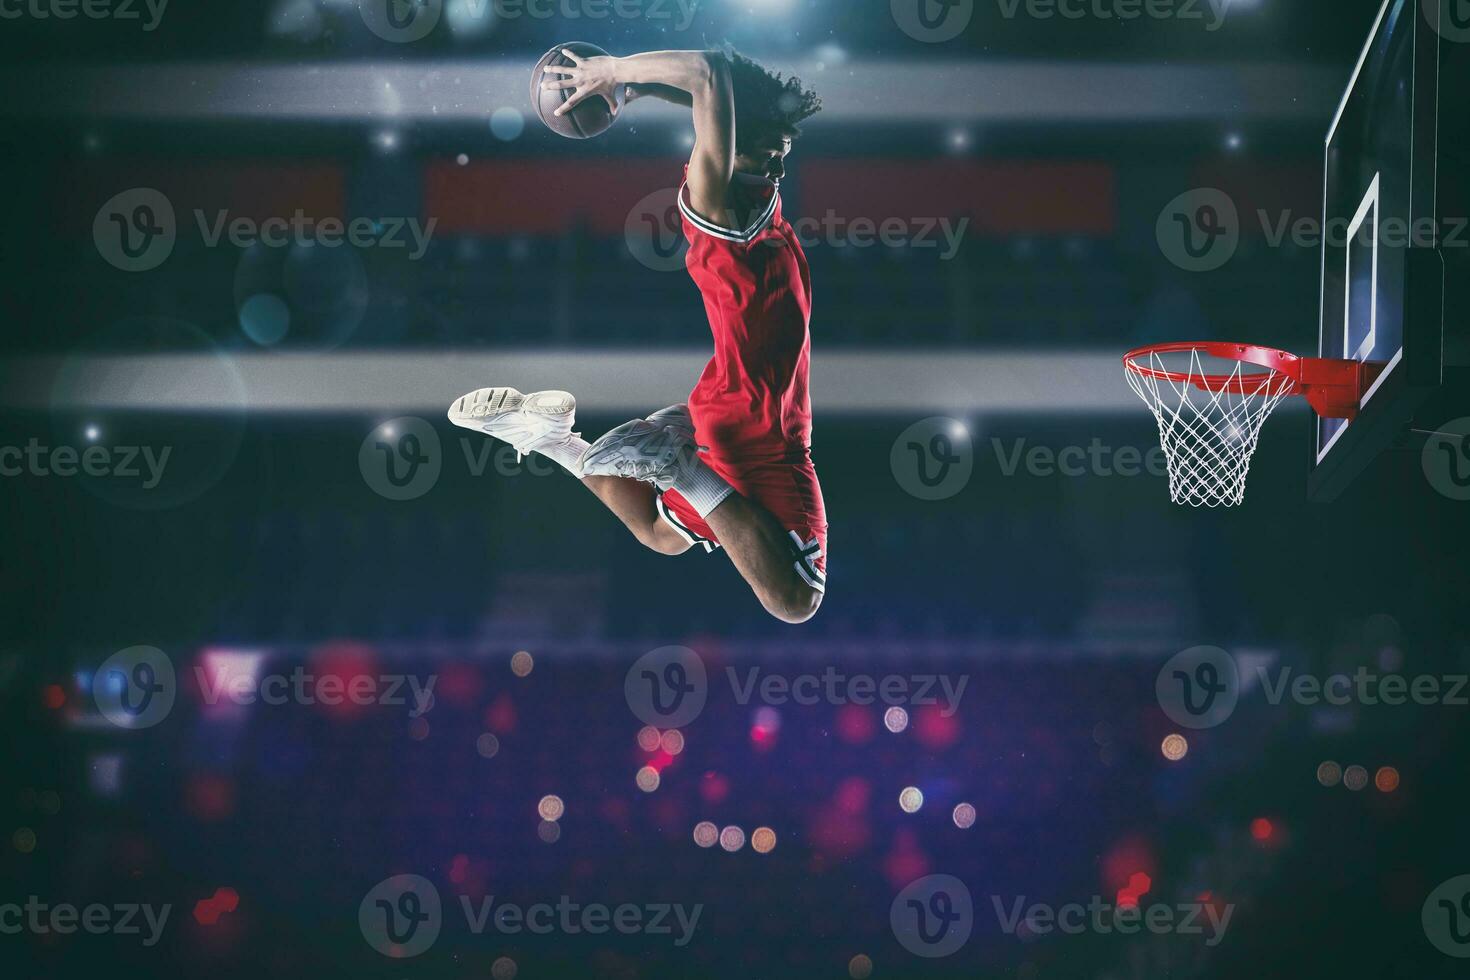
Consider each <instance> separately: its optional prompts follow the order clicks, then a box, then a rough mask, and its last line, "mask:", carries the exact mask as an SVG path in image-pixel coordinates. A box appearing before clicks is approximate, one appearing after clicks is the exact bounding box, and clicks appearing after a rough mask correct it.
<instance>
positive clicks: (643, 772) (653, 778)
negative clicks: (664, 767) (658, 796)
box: [634, 766, 661, 793]
mask: <svg viewBox="0 0 1470 980" xmlns="http://www.w3.org/2000/svg"><path fill="white" fill-rule="evenodd" d="M660 778H661V777H660V776H659V774H658V770H657V769H655V768H653V766H644V767H643V768H642V769H639V770H638V775H637V776H636V777H634V782H636V783H637V784H638V788H639V789H641V790H643V792H645V793H652V792H653V791H654V790H656V789H658V784H659V780H660Z"/></svg>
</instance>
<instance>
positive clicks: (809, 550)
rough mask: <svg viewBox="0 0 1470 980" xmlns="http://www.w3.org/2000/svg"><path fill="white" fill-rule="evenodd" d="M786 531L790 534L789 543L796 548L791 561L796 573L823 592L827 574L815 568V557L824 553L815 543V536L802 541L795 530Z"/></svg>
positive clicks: (825, 587)
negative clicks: (794, 555) (794, 556)
mask: <svg viewBox="0 0 1470 980" xmlns="http://www.w3.org/2000/svg"><path fill="white" fill-rule="evenodd" d="M786 533H787V534H789V535H791V543H792V544H793V545H794V546H795V548H796V561H795V562H794V563H793V564H794V567H795V568H796V574H798V575H800V576H801V577H802V579H804V580H805V581H806V584H807V585H810V586H811V587H812V588H814V589H816V590H817V591H818V592H821V593H823V594H825V593H826V591H827V576H826V575H824V574H823V573H822V570H821V569H819V568H817V559H818V558H821V557H822V556H823V555H824V554H825V552H823V551H822V546H821V545H820V544H818V543H817V539H816V538H812V539H811V540H810V541H805V542H804V541H802V540H801V535H799V534H797V533H796V532H795V531H787V532H786Z"/></svg>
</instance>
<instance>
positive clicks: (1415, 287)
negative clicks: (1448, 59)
mask: <svg viewBox="0 0 1470 980" xmlns="http://www.w3.org/2000/svg"><path fill="white" fill-rule="evenodd" d="M1440 10H1441V5H1439V4H1436V3H1433V2H1424V0H1384V2H1383V4H1382V6H1381V7H1380V8H1379V11H1378V16H1377V18H1376V20H1375V21H1374V23H1373V28H1372V30H1371V31H1370V32H1369V35H1368V39H1367V41H1366V42H1365V44H1364V45H1363V49H1362V53H1361V54H1360V55H1359V57H1358V61H1357V64H1356V66H1355V67H1354V69H1353V73H1352V76H1351V79H1350V81H1349V83H1348V86H1347V89H1346V91H1345V92H1344V94H1343V97H1342V99H1341V101H1340V102H1339V104H1338V107H1337V111H1336V112H1335V113H1334V115H1333V118H1332V122H1331V125H1330V126H1329V127H1328V130H1327V136H1326V139H1325V141H1324V146H1323V188H1322V193H1323V202H1322V221H1323V224H1322V227H1323V229H1324V235H1323V244H1322V269H1321V281H1320V282H1321V293H1320V301H1321V305H1320V307H1319V324H1318V327H1319V338H1318V355H1319V356H1321V357H1332V356H1341V357H1354V358H1355V359H1358V360H1362V359H1364V357H1366V355H1368V354H1370V353H1372V351H1373V350H1374V344H1375V342H1376V341H1377V331H1378V316H1379V310H1380V305H1379V301H1380V294H1379V286H1380V277H1379V258H1380V252H1381V248H1380V233H1381V221H1382V218H1383V213H1382V212H1383V201H1382V182H1383V177H1384V174H1383V171H1382V169H1381V168H1380V169H1379V170H1378V171H1377V172H1376V173H1375V175H1374V176H1373V177H1372V179H1371V180H1370V181H1369V182H1368V185H1367V187H1366V188H1365V190H1364V191H1363V194H1362V197H1361V198H1360V200H1359V203H1358V205H1357V207H1356V209H1355V213H1354V214H1353V216H1352V219H1351V221H1350V222H1349V225H1348V227H1349V234H1348V235H1347V236H1345V241H1344V245H1343V248H1342V261H1344V263H1345V265H1344V272H1343V288H1344V290H1345V294H1346V295H1344V296H1343V297H1342V300H1343V303H1342V312H1343V322H1342V323H1341V324H1337V323H1331V324H1329V323H1328V322H1327V319H1328V314H1329V310H1332V309H1335V297H1334V298H1333V301H1330V300H1329V295H1328V288H1329V282H1330V281H1331V280H1330V279H1329V268H1328V258H1329V254H1331V253H1332V252H1333V251H1334V250H1333V248H1332V247H1331V245H1330V242H1329V235H1328V234H1327V232H1328V231H1329V229H1330V228H1331V227H1332V224H1331V223H1332V221H1333V219H1334V216H1335V214H1334V210H1333V208H1334V191H1335V190H1336V189H1337V188H1335V187H1334V185H1333V175H1334V168H1333V162H1334V161H1333V152H1334V142H1335V141H1336V140H1337V137H1338V134H1339V127H1340V126H1341V124H1342V122H1343V118H1344V115H1345V113H1347V111H1348V108H1349V104H1350V103H1352V102H1353V101H1354V96H1355V94H1359V93H1360V85H1362V86H1365V89H1364V90H1366V86H1367V85H1369V84H1373V83H1374V82H1376V81H1377V80H1375V79H1367V78H1365V77H1364V66H1365V65H1366V64H1367V63H1368V60H1369V57H1370V56H1371V55H1372V54H1373V53H1374V51H1375V50H1378V49H1383V50H1387V47H1386V43H1387V40H1388V34H1389V32H1390V30H1407V31H1409V32H1410V33H1409V36H1408V41H1407V43H1409V44H1411V52H1410V58H1411V67H1410V74H1409V77H1410V78H1411V79H1412V86H1413V90H1412V93H1411V96H1410V98H1411V112H1410V136H1409V144H1410V145H1409V147H1408V151H1409V165H1408V175H1407V180H1408V193H1407V206H1408V212H1409V213H1408V215H1407V216H1405V217H1404V219H1403V220H1404V221H1405V227H1406V229H1407V230H1409V231H1410V234H1411V237H1410V238H1409V241H1408V242H1407V243H1405V246H1404V248H1403V253H1404V254H1403V282H1402V293H1401V296H1402V302H1401V307H1402V309H1401V311H1397V312H1401V315H1402V338H1401V342H1400V343H1399V345H1398V349H1397V350H1396V351H1394V352H1393V353H1392V354H1391V355H1390V356H1388V357H1387V359H1386V360H1383V359H1381V358H1382V355H1380V360H1379V361H1378V363H1382V364H1383V367H1382V370H1381V372H1379V373H1378V376H1377V378H1376V379H1375V380H1374V382H1373V383H1372V384H1371V385H1370V386H1369V387H1368V389H1367V390H1366V391H1365V392H1364V394H1363V396H1362V398H1361V399H1360V401H1359V411H1358V413H1357V417H1356V418H1354V419H1353V420H1352V421H1350V422H1334V421H1333V420H1324V419H1321V418H1319V419H1317V420H1316V423H1315V433H1314V435H1315V441H1314V445H1313V461H1312V463H1313V466H1312V472H1311V476H1310V478H1309V481H1308V496H1309V497H1310V498H1311V499H1313V500H1317V501H1330V500H1332V499H1334V498H1336V497H1337V496H1338V495H1340V494H1341V493H1342V492H1343V491H1344V490H1345V489H1346V488H1347V487H1348V486H1349V485H1351V483H1352V481H1353V480H1354V479H1355V478H1356V477H1357V476H1358V474H1359V473H1361V472H1362V470H1363V469H1365V468H1366V467H1367V466H1368V464H1369V463H1370V462H1371V461H1372V460H1373V459H1374V458H1375V457H1377V456H1378V454H1379V453H1381V452H1382V451H1383V450H1385V449H1387V448H1388V447H1389V446H1391V445H1392V444H1393V443H1394V442H1395V441H1396V440H1397V439H1398V438H1399V437H1400V436H1401V434H1402V433H1403V432H1404V430H1405V429H1406V428H1408V427H1409V426H1410V425H1411V424H1412V421H1413V418H1414V415H1415V412H1416V411H1417V410H1418V409H1419V408H1420V406H1421V405H1423V404H1424V403H1425V401H1426V400H1427V399H1429V398H1431V397H1432V396H1433V395H1434V394H1435V393H1436V392H1437V391H1438V390H1439V389H1440V387H1441V385H1442V384H1443V382H1444V372H1445V368H1446V363H1445V356H1444V354H1445V334H1446V308H1445V275H1446V266H1445V258H1444V256H1443V255H1442V254H1441V253H1442V250H1441V248H1440V247H1439V245H1440V236H1441V234H1442V227H1443V225H1442V219H1443V218H1444V216H1443V215H1441V214H1440V213H1439V208H1440V204H1441V198H1440V195H1439V193H1438V191H1439V186H1438V183H1439V179H1440V176H1441V174H1440V122H1441V119H1442V111H1443V109H1444V107H1443V106H1442V105H1441V98H1440V94H1441V86H1442V84H1444V81H1445V80H1444V78H1443V77H1442V73H1441V67H1442V61H1444V60H1445V46H1446V45H1453V44H1456V43H1457V42H1454V41H1451V40H1449V39H1448V38H1447V37H1446V36H1445V35H1444V34H1443V33H1442V32H1441V31H1440V30H1439V29H1438V28H1439V25H1438V24H1437V23H1435V22H1433V21H1431V19H1430V12H1431V11H1432V12H1433V15H1434V16H1435V17H1437V16H1438V15H1439V13H1440ZM1463 46H1465V45H1462V47H1463ZM1453 54H1454V56H1455V57H1454V62H1455V64H1456V65H1458V66H1461V67H1463V63H1464V56H1465V52H1453ZM1453 75H1454V77H1455V78H1463V77H1464V75H1463V71H1461V70H1459V69H1457V70H1456V71H1455V72H1454V73H1453ZM1453 83H1454V82H1453V79H1452V80H1451V82H1450V84H1453ZM1361 98H1362V99H1363V100H1367V99H1368V96H1367V95H1363V96H1361ZM1450 101H1453V100H1450ZM1380 164H1381V161H1380ZM1395 210H1396V211H1397V210H1398V209H1397V208H1396V209H1395ZM1338 211H1339V212H1340V213H1343V214H1346V209H1341V208H1340V209H1338ZM1370 215H1371V217H1372V220H1373V222H1374V232H1373V235H1372V239H1371V240H1372V263H1373V270H1372V273H1371V276H1370V282H1371V287H1370V292H1369V298H1368V302H1369V305H1370V309H1371V314H1370V316H1371V320H1370V323H1369V328H1368V331H1367V332H1366V333H1365V335H1364V339H1363V340H1362V341H1360V342H1359V344H1358V345H1357V346H1356V348H1354V345H1353V344H1352V336H1351V329H1352V323H1351V321H1350V319H1349V318H1350V317H1351V316H1352V313H1353V302H1352V296H1351V291H1352V288H1353V277H1352V263H1353V262H1354V255H1355V248H1354V246H1353V242H1354V241H1355V240H1356V239H1355V237H1354V233H1356V232H1358V231H1359V229H1360V227H1361V226H1362V225H1363V224H1364V223H1365V222H1366V221H1367V220H1368V218H1369V216H1370ZM1425 219H1432V226H1433V229H1434V231H1433V235H1434V238H1433V244H1431V245H1421V244H1420V243H1419V242H1418V241H1417V239H1416V237H1414V236H1416V235H1417V229H1418V228H1419V227H1420V223H1422V222H1424V221H1425ZM1329 330H1332V331H1341V332H1342V335H1343V343H1342V346H1341V349H1340V351H1339V350H1337V349H1334V348H1333V347H1332V346H1331V345H1330V344H1329V342H1328V331H1329ZM1334 340H1335V338H1334Z"/></svg>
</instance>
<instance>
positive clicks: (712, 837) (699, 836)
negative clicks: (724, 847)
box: [694, 820, 720, 847]
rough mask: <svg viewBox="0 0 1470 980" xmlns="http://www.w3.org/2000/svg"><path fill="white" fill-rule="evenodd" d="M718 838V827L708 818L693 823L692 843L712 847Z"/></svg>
mask: <svg viewBox="0 0 1470 980" xmlns="http://www.w3.org/2000/svg"><path fill="white" fill-rule="evenodd" d="M719 839H720V828H718V827H716V826H715V825H714V824H712V823H710V822H709V821H708V820H701V821H700V822H699V823H697V824H695V825H694V843H696V844H698V845H699V846H700V847H714V846H715V843H716V842H717V841H719Z"/></svg>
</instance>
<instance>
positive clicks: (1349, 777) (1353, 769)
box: [1342, 766, 1368, 793]
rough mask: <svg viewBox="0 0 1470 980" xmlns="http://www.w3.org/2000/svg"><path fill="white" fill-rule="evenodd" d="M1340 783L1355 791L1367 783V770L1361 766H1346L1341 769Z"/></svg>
mask: <svg viewBox="0 0 1470 980" xmlns="http://www.w3.org/2000/svg"><path fill="white" fill-rule="evenodd" d="M1342 784H1343V785H1344V786H1346V787H1347V788H1348V789H1350V790H1352V791H1353V792H1354V793H1356V792H1357V791H1358V790H1360V789H1362V788H1363V787H1364V786H1367V785H1368V770H1366V769H1364V768H1363V767H1362V766H1348V767H1347V769H1345V770H1344V771H1343V774H1342Z"/></svg>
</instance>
